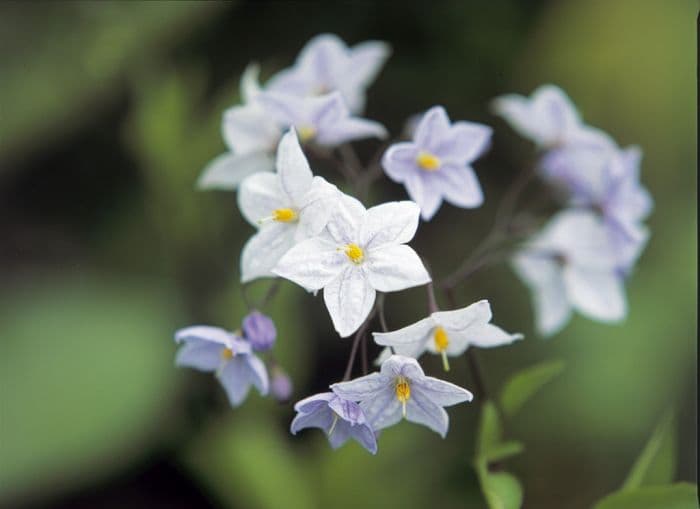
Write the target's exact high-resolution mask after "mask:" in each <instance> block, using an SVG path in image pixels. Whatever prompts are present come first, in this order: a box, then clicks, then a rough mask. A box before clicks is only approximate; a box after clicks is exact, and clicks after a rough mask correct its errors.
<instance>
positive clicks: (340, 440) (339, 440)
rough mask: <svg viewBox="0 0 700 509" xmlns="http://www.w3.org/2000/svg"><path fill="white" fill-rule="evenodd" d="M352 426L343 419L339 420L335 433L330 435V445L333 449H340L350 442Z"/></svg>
mask: <svg viewBox="0 0 700 509" xmlns="http://www.w3.org/2000/svg"><path fill="white" fill-rule="evenodd" d="M350 428H351V426H350V424H349V423H347V422H345V421H344V420H342V419H338V422H336V424H335V428H334V429H333V433H331V434H330V435H328V443H329V444H331V447H332V448H333V449H338V448H340V447H342V446H343V445H345V443H346V442H347V441H348V440H350V438H351V436H350Z"/></svg>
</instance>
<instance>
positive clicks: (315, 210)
mask: <svg viewBox="0 0 700 509" xmlns="http://www.w3.org/2000/svg"><path fill="white" fill-rule="evenodd" d="M339 196H340V191H338V188H337V187H335V186H334V185H333V184H331V183H329V182H327V181H326V180H325V179H324V178H323V177H314V178H313V180H312V182H311V188H310V189H309V190H308V192H307V193H306V194H305V195H304V196H303V198H302V200H301V202H300V203H299V204H298V205H299V229H298V230H297V239H296V240H297V241H301V240H304V239H305V238H308V237H314V236H316V235H319V234H320V233H321V231H322V230H323V229H324V228H325V227H326V225H327V224H328V220H329V219H330V217H331V215H332V214H333V211H334V210H335V208H336V207H337V205H338V199H339Z"/></svg>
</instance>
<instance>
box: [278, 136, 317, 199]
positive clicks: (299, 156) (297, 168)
mask: <svg viewBox="0 0 700 509" xmlns="http://www.w3.org/2000/svg"><path fill="white" fill-rule="evenodd" d="M277 173H278V174H279V178H280V184H281V186H282V189H283V190H284V192H285V193H287V196H289V197H290V199H291V201H292V203H293V204H295V205H299V204H300V203H301V201H302V199H303V197H304V195H305V194H306V193H307V192H308V191H309V188H310V187H311V180H312V179H313V174H312V173H311V168H309V162H308V161H307V160H306V156H305V155H304V152H302V150H301V146H300V145H299V139H298V138H297V133H296V131H295V130H294V128H291V129H290V130H289V131H287V132H286V133H285V134H284V136H282V139H281V140H280V144H279V146H278V147H277Z"/></svg>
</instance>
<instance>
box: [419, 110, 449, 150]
mask: <svg viewBox="0 0 700 509" xmlns="http://www.w3.org/2000/svg"><path fill="white" fill-rule="evenodd" d="M449 130H450V119H449V117H448V116H447V112H446V111H445V108H443V107H442V106H433V107H432V108H430V109H429V110H428V111H426V112H425V114H424V115H423V118H421V120H420V123H419V124H418V127H416V134H415V136H414V141H415V142H416V145H418V147H419V148H420V149H421V150H427V151H429V152H433V153H434V152H435V151H436V150H437V149H438V148H439V147H440V142H441V140H444V139H445V137H446V136H447V135H448V133H449Z"/></svg>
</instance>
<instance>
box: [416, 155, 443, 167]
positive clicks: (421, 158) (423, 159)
mask: <svg viewBox="0 0 700 509" xmlns="http://www.w3.org/2000/svg"><path fill="white" fill-rule="evenodd" d="M416 163H418V166H420V167H421V168H422V169H424V170H425V171H435V170H437V169H438V168H440V158H439V157H438V156H436V155H435V154H431V153H430V152H424V151H420V152H419V153H418V156H417V157H416Z"/></svg>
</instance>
